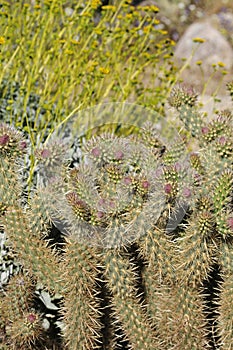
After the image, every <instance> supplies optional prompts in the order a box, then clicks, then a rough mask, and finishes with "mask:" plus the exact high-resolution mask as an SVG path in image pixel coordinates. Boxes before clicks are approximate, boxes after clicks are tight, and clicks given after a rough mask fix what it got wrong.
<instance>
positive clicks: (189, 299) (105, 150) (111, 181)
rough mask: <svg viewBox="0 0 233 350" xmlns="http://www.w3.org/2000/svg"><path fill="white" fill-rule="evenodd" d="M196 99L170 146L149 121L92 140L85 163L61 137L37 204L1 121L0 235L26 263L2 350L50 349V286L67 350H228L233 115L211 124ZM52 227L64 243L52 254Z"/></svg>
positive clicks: (22, 147)
mask: <svg viewBox="0 0 233 350" xmlns="http://www.w3.org/2000/svg"><path fill="white" fill-rule="evenodd" d="M228 90H229V92H230V94H231V95H232V83H229V84H228ZM197 99H198V96H197V94H196V93H195V92H194V90H193V89H190V88H185V87H182V86H178V87H176V88H175V89H174V90H173V91H172V93H171V96H170V98H169V102H170V105H171V107H173V108H174V113H177V115H178V117H179V119H180V120H181V121H182V123H183V124H184V126H185V128H186V132H185V133H184V132H183V131H181V132H180V134H179V135H178V137H175V138H174V140H173V141H172V142H170V143H169V142H168V143H167V144H164V139H163V138H162V137H160V136H159V133H158V131H157V129H156V128H155V127H154V126H153V125H152V124H150V123H147V124H145V125H144V126H143V127H142V128H139V129H138V130H137V131H135V132H134V133H133V134H131V135H130V136H124V135H121V136H117V135H115V134H113V133H110V132H104V133H102V134H100V135H99V134H96V135H95V136H92V137H91V138H90V139H87V140H86V142H85V143H84V144H83V147H82V152H81V157H80V159H79V162H78V164H77V165H75V166H74V165H72V163H71V162H70V163H69V162H68V161H67V158H66V150H67V146H66V145H65V144H64V143H63V140H58V139H57V140H54V141H52V142H48V143H47V144H45V145H43V146H42V147H41V148H40V149H38V150H37V151H36V153H35V154H36V157H37V159H38V162H39V169H40V171H41V176H42V178H43V181H42V184H43V185H42V186H40V187H38V189H37V190H35V191H34V192H33V194H32V195H31V196H30V198H29V201H28V203H27V204H25V200H24V201H23V200H22V197H24V194H23V187H22V185H21V182H20V176H19V173H20V171H21V168H22V162H20V158H22V157H23V156H24V154H25V152H26V146H27V144H26V142H25V141H24V139H23V137H22V135H21V134H20V133H18V132H17V131H16V130H15V129H13V128H12V127H9V126H7V125H5V124H1V125H0V156H1V158H0V166H1V173H0V191H1V207H0V209H1V210H0V214H1V216H0V218H1V226H2V229H3V230H4V232H5V233H6V235H7V241H8V242H9V245H10V246H11V248H12V249H13V251H14V252H15V254H16V258H17V259H18V260H19V261H20V263H21V266H22V268H21V271H20V273H18V274H15V275H14V276H13V277H11V279H10V281H9V282H8V284H7V285H6V287H5V288H4V291H3V294H2V297H1V301H0V306H1V310H2V311H1V318H0V327H1V328H0V329H1V334H2V335H1V337H2V344H3V347H4V346H5V347H6V348H7V346H8V348H9V347H10V348H12V349H37V348H38V349H41V346H42V345H41V344H43V341H44V342H45V344H46V341H47V340H46V334H47V333H46V332H47V331H46V329H45V327H44V325H43V319H44V315H43V312H42V311H41V310H40V309H39V308H38V309H37V306H36V303H35V295H34V292H35V288H36V284H38V283H40V284H41V285H43V287H44V288H45V289H47V291H48V292H49V293H50V295H54V294H55V293H57V294H58V295H59V296H60V304H59V311H58V313H59V317H60V333H61V343H62V345H61V344H60V345H59V346H60V348H62V349H69V350H79V349H80V350H81V349H118V348H121V347H124V348H127V349H135V350H136V349H137V350H140V349H142V350H144V349H151V350H154V349H158V350H167V349H187V350H193V349H197V350H199V349H200V350H203V349H208V348H211V346H212V345H211V344H213V342H215V343H217V344H218V346H219V349H221V350H226V349H230V348H231V346H232V345H231V343H232V339H233V327H232V320H233V311H232V303H233V297H232V290H233V282H232V281H233V279H232V277H233V263H232V261H233V246H232V235H233V212H232V196H233V192H232V184H233V176H232V174H233V168H232V166H233V153H232V145H233V136H232V135H233V127H232V119H233V115H232V112H231V111H229V110H224V111H222V112H220V113H219V115H218V116H217V117H216V118H214V119H213V120H212V121H210V122H207V121H206V120H205V119H204V117H203V116H202V115H201V114H200V113H199V111H198V106H197ZM190 148H192V150H191V151H190V152H189V151H188V150H189V149H190ZM52 224H53V225H54V226H55V227H57V229H58V230H59V235H60V238H61V239H62V241H63V243H62V246H61V247H56V246H54V247H53V246H52V245H51V244H50V241H49V235H50V231H51V225H52ZM219 271H220V272H219ZM215 275H218V276H217V280H216V281H214V282H213V278H214V276H215ZM211 281H212V282H211ZM211 283H213V285H216V288H215V289H214V291H213V292H212V294H210V295H208V296H206V294H207V291H208V290H210V289H211V287H212V285H211ZM54 344H55V343H54ZM54 344H53V345H52V346H58V344H57V343H56V345H54ZM44 346H45V347H44V348H46V346H47V345H44ZM50 346H51V343H50Z"/></svg>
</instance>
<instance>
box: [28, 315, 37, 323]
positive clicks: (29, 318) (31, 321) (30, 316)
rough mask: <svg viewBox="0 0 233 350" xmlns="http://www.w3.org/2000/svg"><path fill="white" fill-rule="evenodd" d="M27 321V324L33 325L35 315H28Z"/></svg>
mask: <svg viewBox="0 0 233 350" xmlns="http://www.w3.org/2000/svg"><path fill="white" fill-rule="evenodd" d="M27 320H28V322H30V323H34V322H35V321H36V315H35V314H29V315H28V316H27Z"/></svg>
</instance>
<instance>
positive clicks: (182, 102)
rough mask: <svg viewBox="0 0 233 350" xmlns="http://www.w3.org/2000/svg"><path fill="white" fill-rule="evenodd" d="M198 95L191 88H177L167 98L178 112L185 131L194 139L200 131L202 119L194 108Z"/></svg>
mask: <svg viewBox="0 0 233 350" xmlns="http://www.w3.org/2000/svg"><path fill="white" fill-rule="evenodd" d="M197 97H198V95H197V94H196V93H195V91H194V90H193V89H192V88H187V87H182V86H178V87H176V88H174V89H173V90H172V92H171V95H170V97H169V103H170V105H171V106H172V107H174V108H176V110H177V111H178V112H179V118H180V120H181V121H182V122H183V123H184V125H185V127H186V129H187V130H188V131H190V132H191V134H192V136H194V137H196V136H197V135H198V134H199V133H200V130H201V126H202V118H201V115H200V113H199V112H198V110H197V108H196V101H197Z"/></svg>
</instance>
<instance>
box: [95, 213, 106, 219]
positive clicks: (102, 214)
mask: <svg viewBox="0 0 233 350" xmlns="http://www.w3.org/2000/svg"><path fill="white" fill-rule="evenodd" d="M96 216H97V218H98V219H102V217H103V216H104V213H103V212H102V211H97V213H96Z"/></svg>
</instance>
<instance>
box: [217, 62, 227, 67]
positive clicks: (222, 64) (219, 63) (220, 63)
mask: <svg viewBox="0 0 233 350" xmlns="http://www.w3.org/2000/svg"><path fill="white" fill-rule="evenodd" d="M218 66H219V67H225V66H226V65H225V63H223V62H221V61H220V62H218Z"/></svg>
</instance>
